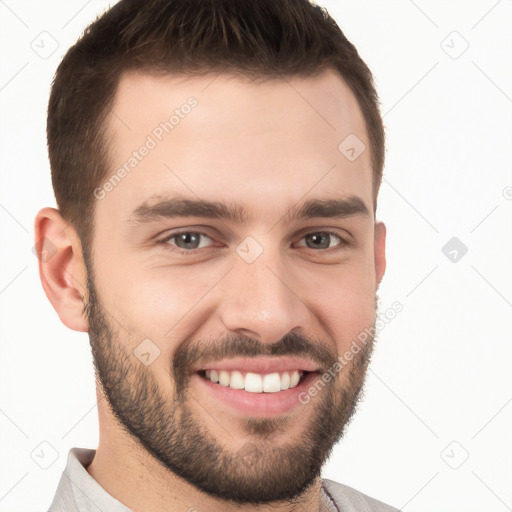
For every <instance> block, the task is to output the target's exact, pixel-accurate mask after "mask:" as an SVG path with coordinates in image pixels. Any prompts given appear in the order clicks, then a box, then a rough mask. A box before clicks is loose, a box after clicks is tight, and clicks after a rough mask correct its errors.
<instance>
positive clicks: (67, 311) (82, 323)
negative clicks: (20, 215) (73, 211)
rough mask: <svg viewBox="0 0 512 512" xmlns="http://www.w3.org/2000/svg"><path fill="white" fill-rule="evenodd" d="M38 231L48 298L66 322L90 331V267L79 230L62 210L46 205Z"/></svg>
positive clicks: (39, 215) (41, 272)
mask: <svg viewBox="0 0 512 512" xmlns="http://www.w3.org/2000/svg"><path fill="white" fill-rule="evenodd" d="M34 234H35V241H36V244H35V247H34V249H35V251H36V253H37V257H38V259H39V276H40V278H41V284H42V285H43V289H44V291H45V293H46V296H47V297H48V300H49V301H50V302H51V303H52V306H53V307H54V309H55V311H56V312H57V314H58V315H59V318H60V319H61V321H62V323H63V324H64V325H66V326H67V327H69V328H70V329H73V330H74V331H82V332H88V330H89V325H88V322H87V318H86V315H85V313H84V297H85V296H86V291H87V290H86V279H87V270H86V267H85V264H84V261H83V257H82V245H81V243H80V239H79V237H78V236H77V234H76V231H75V229H74V228H73V227H72V226H71V224H69V223H68V222H66V221H65V220H64V219H63V218H62V215H61V214H60V212H59V210H56V209H55V208H43V209H42V210H40V211H39V212H38V213H37V215H36V218H35V223H34Z"/></svg>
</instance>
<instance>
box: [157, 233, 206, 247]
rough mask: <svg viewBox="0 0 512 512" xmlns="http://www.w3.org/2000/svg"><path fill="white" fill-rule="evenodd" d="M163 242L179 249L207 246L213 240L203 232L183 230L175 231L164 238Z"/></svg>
mask: <svg viewBox="0 0 512 512" xmlns="http://www.w3.org/2000/svg"><path fill="white" fill-rule="evenodd" d="M162 242H163V243H167V244H170V245H174V246H176V247H177V248H178V249H184V250H193V249H201V248H202V247H207V246H208V245H210V243H211V242H213V240H212V239H211V238H210V237H209V236H206V235H205V234H203V233H198V232H195V231H183V232H181V233H174V234H172V235H170V236H168V237H167V238H164V239H163V240H162Z"/></svg>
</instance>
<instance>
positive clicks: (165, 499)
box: [35, 0, 396, 512]
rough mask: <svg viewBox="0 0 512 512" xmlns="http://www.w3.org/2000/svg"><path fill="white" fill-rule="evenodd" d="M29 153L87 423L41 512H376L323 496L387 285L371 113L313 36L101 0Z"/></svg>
mask: <svg viewBox="0 0 512 512" xmlns="http://www.w3.org/2000/svg"><path fill="white" fill-rule="evenodd" d="M48 145H49V153H50V162H51V167H52V182H53V186H54V190H55V195H56V199H57V204H58V207H59V210H56V209H53V208H44V209H42V210H41V211H40V212H39V213H38V215H37V217H36V221H35V234H36V240H37V241H38V247H39V248H40V251H41V254H44V255H45V257H44V258H40V274H41V280H42V284H43V287H44V290H45V292H46V294H47V296H48V298H49V300H50V301H51V303H52V304H53V306H54V308H55V309H56V311H57V313H58V315H59V317H60V319H61V320H62V322H63V323H64V324H65V325H67V326H68V327H69V328H71V329H74V330H77V331H83V332H88V333H89V338H90V343H91V347H92V353H93V357H94V367H95V372H96V379H97V397H98V414H99V421H100V440H99V446H98V448H97V450H88V449H79V448H73V449H72V450H71V451H70V453H69V456H68V462H67V466H66V469H65V471H64V473H63V475H62V478H61V480H60V483H59V486H58V489H57V492H56V495H55V498H54V500H53V503H52V505H51V507H50V510H51V511H52V512H60V511H67V512H70V511H89V510H91V511H92V510H94V511H97V510H102V511H114V510H115V511H129V510H133V511H155V512H157V511H158V512H160V511H164V510H165V511H170V510H188V511H209V512H212V511H213V512H216V511H233V510H251V511H255V512H256V511H260V510H279V511H299V510H300V511H328V510H340V511H341V510H343V511H344V512H348V511H392V510H396V509H394V508H392V507H389V506H387V505H385V504H383V503H381V502H380V501H377V500H375V499H372V498H370V497H368V496H366V495H364V494H362V493H360V492H358V491H356V490H354V489H351V488H350V487H347V486H345V485H342V484H339V483H336V482H334V481H330V480H326V479H322V478H321V476H320V472H321V468H322V466H323V464H324V462H325V461H326V459H327V457H328V456H329V454H330V452H331V449H332V447H333V445H334V444H335V443H336V442H337V441H338V440H339V439H340V438H341V436H342V434H343V432H344V430H345V427H346V425H347V424H348V423H349V420H350V419H351V417H352V416H353V413H354V411H355V408H356V404H357V402H358V400H359V398H360V395H361V389H362V387H363V383H364V377H365V373H366V369H367V366H368V363H369V360H370V356H371V353H372V349H373V344H374V339H373V337H371V336H370V337H368V336H366V338H365V337H364V336H363V337H362V336H361V333H367V332H372V333H374V332H375V329H374V328H373V327H374V325H375V320H376V292H377V289H378V285H379V283H380V282H381V279H382V277H383V274H384V271H385V226H384V224H383V223H382V222H377V221H376V220H375V211H376V205H377V194H378V189H379V185H380V181H381V177H382V168H383V161H384V131H383V127H382V120H381V117H380V114H379V108H378V100H377V94H376V92H375V89H374V86H373V81H372V75H371V73H370V71H369V70H368V68H367V67H366V65H365V64H364V62H363V61H362V60H361V59H360V57H359V56H358V54H357V51H356V50H355V48H354V47H353V46H352V45H351V43H349V42H348V41H347V40H346V38H345V37H344V35H343V34H342V32H341V31H340V29H339V27H338V26H337V25H336V23H335V22H334V21H333V20H332V18H330V17H329V16H328V14H327V13H326V12H325V11H324V10H322V9H320V8H319V7H318V6H315V5H313V4H311V3H309V2H308V1H307V0H278V1H276V0H259V1H258V2H252V1H249V0H193V1H191V0H150V1H141V0H121V1H120V2H119V3H117V4H116V5H115V6H114V7H113V8H111V9H110V10H109V11H108V12H106V13H105V14H104V15H103V16H101V17H100V18H99V19H98V20H97V21H96V22H94V23H93V24H92V25H91V26H90V27H88V29H87V30H86V31H85V33H84V35H83V36H82V38H81V39H80V40H79V41H78V42H77V43H76V44H75V45H74V46H73V47H72V48H71V49H70V50H69V51H68V53H67V54H66V56H65V57H64V59H63V61H62V63H61V65H60V66H59V69H58V71H57V74H56V77H55V81H54V84H53V88H52V93H51V97H50V103H49V109H48ZM48 247H51V248H52V251H51V252H44V251H45V250H47V249H48ZM49 254H52V256H51V257H49ZM354 342H357V343H356V345H354ZM354 346H356V348H357V350H353V351H350V350H348V349H349V348H350V347H354Z"/></svg>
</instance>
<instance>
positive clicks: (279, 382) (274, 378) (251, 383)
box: [205, 370, 303, 393]
mask: <svg viewBox="0 0 512 512" xmlns="http://www.w3.org/2000/svg"><path fill="white" fill-rule="evenodd" d="M302 374H303V372H302V371H301V372H300V373H299V370H294V371H293V372H282V373H278V372H274V373H268V374H266V375H260V374H259V373H251V372H248V373H246V374H245V377H244V375H243V374H242V372H240V371H237V370H234V371H226V370H220V371H218V370H206V371H205V376H206V378H207V379H208V380H211V381H212V382H217V383H219V384H220V385H221V386H224V387H230V388H233V389H245V391H248V392H249V393H263V392H264V393H277V392H278V391H284V390H286V389H290V388H294V387H295V386H296V385H297V384H298V383H299V380H300V377H301V375H302Z"/></svg>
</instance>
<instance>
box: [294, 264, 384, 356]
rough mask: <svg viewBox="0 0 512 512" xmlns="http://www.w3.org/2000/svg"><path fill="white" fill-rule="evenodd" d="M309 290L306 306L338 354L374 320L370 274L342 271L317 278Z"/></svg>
mask: <svg viewBox="0 0 512 512" xmlns="http://www.w3.org/2000/svg"><path fill="white" fill-rule="evenodd" d="M314 282H315V287H309V288H308V289H307V293H305V294H304V297H308V299H307V300H308V301H307V302H306V304H307V305H308V307H309V308H310V310H311V311H312V312H313V314H314V315H315V316H316V318H317V319H318V321H319V322H320V324H321V325H320V328H322V329H323V330H325V331H327V332H328V333H329V334H330V335H332V336H333V337H334V340H335V341H336V345H337V348H338V351H339V352H341V351H344V350H345V349H346V347H348V346H350V344H351V342H352V341H353V340H355V339H357V337H358V335H360V334H361V333H362V332H364V331H365V329H367V328H368V327H371V326H372V325H373V323H374V319H375V297H376V295H375V287H374V282H373V279H372V274H371V272H366V271H364V270H363V269H362V268H361V269H353V268H351V269H348V268H346V269H343V270H339V271H337V272H331V273H329V275H323V276H319V275H316V276H315V279H314Z"/></svg>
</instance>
